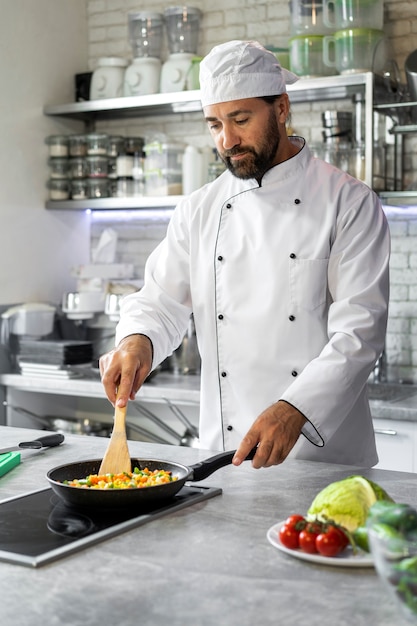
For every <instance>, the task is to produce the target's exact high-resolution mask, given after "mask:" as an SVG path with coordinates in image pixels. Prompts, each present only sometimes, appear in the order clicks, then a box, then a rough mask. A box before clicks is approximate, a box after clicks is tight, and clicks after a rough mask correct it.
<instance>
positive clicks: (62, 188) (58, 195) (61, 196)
mask: <svg viewBox="0 0 417 626" xmlns="http://www.w3.org/2000/svg"><path fill="white" fill-rule="evenodd" d="M46 186H47V187H48V189H49V199H50V200H68V198H69V195H70V181H69V180H68V179H65V178H52V179H50V180H48V182H47V184H46Z"/></svg>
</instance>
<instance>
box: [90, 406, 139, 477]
mask: <svg viewBox="0 0 417 626" xmlns="http://www.w3.org/2000/svg"><path fill="white" fill-rule="evenodd" d="M126 409H127V407H123V408H120V407H118V406H116V407H115V410H114V425H113V431H112V434H111V437H110V441H109V445H108V446H107V450H106V452H105V455H104V457H103V460H102V462H101V465H100V469H99V471H98V473H99V474H119V473H120V472H131V471H132V462H131V460H130V454H129V448H128V445H127V437H126Z"/></svg>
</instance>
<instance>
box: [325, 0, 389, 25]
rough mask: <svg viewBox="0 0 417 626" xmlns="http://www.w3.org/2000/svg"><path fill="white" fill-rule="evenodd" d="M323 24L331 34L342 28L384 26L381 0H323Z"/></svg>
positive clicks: (382, 2)
mask: <svg viewBox="0 0 417 626" xmlns="http://www.w3.org/2000/svg"><path fill="white" fill-rule="evenodd" d="M323 22H324V24H325V25H326V26H327V27H328V28H330V29H331V30H332V31H333V32H334V31H337V30H341V29H344V28H372V29H375V30H382V29H383V26H384V1H383V0H325V1H324V2H323Z"/></svg>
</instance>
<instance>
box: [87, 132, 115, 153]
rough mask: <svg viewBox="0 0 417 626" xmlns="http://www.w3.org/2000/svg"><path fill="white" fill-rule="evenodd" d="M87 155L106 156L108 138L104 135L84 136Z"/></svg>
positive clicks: (91, 134)
mask: <svg viewBox="0 0 417 626" xmlns="http://www.w3.org/2000/svg"><path fill="white" fill-rule="evenodd" d="M86 142H87V155H90V156H95V155H102V156H106V155H107V152H108V145H109V136H108V135H107V134H106V133H101V134H100V133H90V134H88V135H86Z"/></svg>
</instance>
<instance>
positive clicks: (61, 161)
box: [48, 157, 69, 178]
mask: <svg viewBox="0 0 417 626" xmlns="http://www.w3.org/2000/svg"><path fill="white" fill-rule="evenodd" d="M48 165H49V176H50V178H68V176H69V160H68V159H67V158H66V157H51V158H50V159H48Z"/></svg>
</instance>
